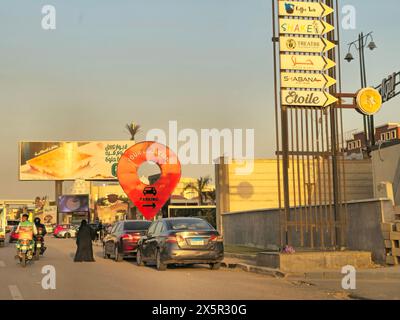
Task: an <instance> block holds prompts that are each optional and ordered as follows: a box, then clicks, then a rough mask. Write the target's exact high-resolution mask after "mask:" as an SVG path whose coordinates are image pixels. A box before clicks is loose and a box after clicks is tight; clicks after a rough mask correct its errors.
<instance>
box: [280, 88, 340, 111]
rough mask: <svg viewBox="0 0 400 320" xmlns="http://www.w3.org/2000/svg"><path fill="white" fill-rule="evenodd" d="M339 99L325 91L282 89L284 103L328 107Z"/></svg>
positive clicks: (287, 104)
mask: <svg viewBox="0 0 400 320" xmlns="http://www.w3.org/2000/svg"><path fill="white" fill-rule="evenodd" d="M336 101H338V99H337V98H335V97H334V96H332V95H330V94H329V93H328V92H325V91H299V90H282V105H285V106H298V107H327V106H329V105H331V104H333V103H335V102H336Z"/></svg>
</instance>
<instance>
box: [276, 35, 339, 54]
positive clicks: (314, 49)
mask: <svg viewBox="0 0 400 320" xmlns="http://www.w3.org/2000/svg"><path fill="white" fill-rule="evenodd" d="M279 42H280V46H281V49H280V50H281V51H289V52H306V53H325V52H327V51H329V50H331V49H333V48H334V47H335V44H334V43H332V42H330V41H328V40H326V39H324V38H306V37H280V38H279Z"/></svg>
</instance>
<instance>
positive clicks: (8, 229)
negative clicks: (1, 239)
mask: <svg viewBox="0 0 400 320" xmlns="http://www.w3.org/2000/svg"><path fill="white" fill-rule="evenodd" d="M18 225H19V220H7V226H6V233H9V232H11V231H12V230H13V229H14V227H17V226H18Z"/></svg>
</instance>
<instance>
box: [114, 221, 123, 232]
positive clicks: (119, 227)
mask: <svg viewBox="0 0 400 320" xmlns="http://www.w3.org/2000/svg"><path fill="white" fill-rule="evenodd" d="M122 226H123V224H122V223H118V226H117V228H116V229H115V233H119V232H121V231H122Z"/></svg>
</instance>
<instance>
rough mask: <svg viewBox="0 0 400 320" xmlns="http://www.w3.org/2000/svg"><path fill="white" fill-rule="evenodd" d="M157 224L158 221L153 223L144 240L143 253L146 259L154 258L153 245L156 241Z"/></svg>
mask: <svg viewBox="0 0 400 320" xmlns="http://www.w3.org/2000/svg"><path fill="white" fill-rule="evenodd" d="M157 225H158V222H153V223H152V224H151V226H150V228H149V230H148V231H147V235H146V238H145V240H143V242H142V254H143V257H145V259H146V260H151V259H152V254H151V247H152V244H153V242H154V235H155V231H156V228H157Z"/></svg>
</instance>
